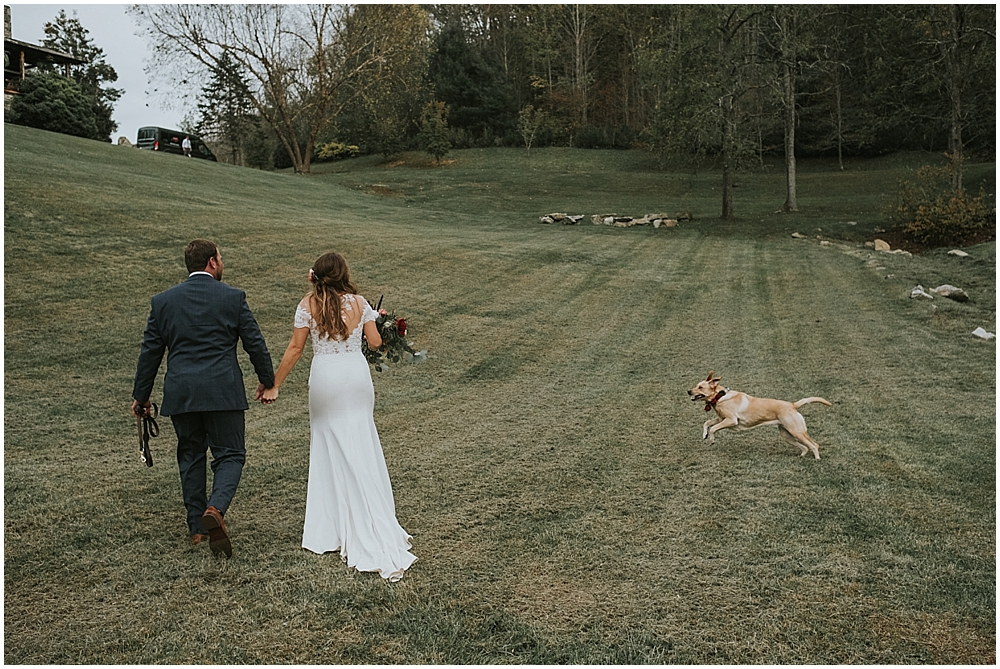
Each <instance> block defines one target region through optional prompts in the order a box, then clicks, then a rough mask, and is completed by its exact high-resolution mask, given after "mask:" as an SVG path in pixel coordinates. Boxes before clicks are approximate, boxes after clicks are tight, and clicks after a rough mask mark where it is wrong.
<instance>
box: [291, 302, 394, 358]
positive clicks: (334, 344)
mask: <svg viewBox="0 0 1000 669" xmlns="http://www.w3.org/2000/svg"><path fill="white" fill-rule="evenodd" d="M351 297H352V296H349V295H341V296H340V305H341V308H343V310H344V311H345V312H347V313H353V311H354V301H355V300H357V303H358V304H363V305H364V307H362V308H363V309H364V311H363V312H362V314H361V320H360V321H358V324H357V326H356V327H355V328H354V332H352V333H351V334H350V335H349V336H348V337H347V339H346V340H344V341H340V340H337V339H330V338H329V337H327V336H326V335H320V333H319V329H318V327H317V325H316V321H315V320H314V319H313V317H312V314H310V313H309V311H308V310H307V309H306V308H304V307H303V306H302V305H301V304H299V306H298V307H296V309H295V327H297V328H309V335H310V336H311V337H312V345H313V355H325V354H332V353H359V352H361V330H362V328H363V327H364V324H365V323H367V322H368V321H373V320H375V319H376V318H377V317H378V314H376V313H375V310H374V309H372V308H371V305H370V304H368V300H366V299H365V298H363V297H361V296H360V295H355V296H353V298H354V299H351Z"/></svg>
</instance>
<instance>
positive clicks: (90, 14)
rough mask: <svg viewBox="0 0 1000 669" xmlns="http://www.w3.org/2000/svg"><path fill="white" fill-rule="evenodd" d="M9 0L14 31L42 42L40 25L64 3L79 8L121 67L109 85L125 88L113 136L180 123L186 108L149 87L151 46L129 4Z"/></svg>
mask: <svg viewBox="0 0 1000 669" xmlns="http://www.w3.org/2000/svg"><path fill="white" fill-rule="evenodd" d="M5 4H6V5H7V6H8V7H10V19H11V37H13V38H14V39H16V40H20V41H22V42H29V43H31V44H39V45H40V44H41V43H42V40H43V39H44V38H45V33H44V32H43V31H42V28H43V27H44V26H45V24H46V23H47V22H50V21H54V20H55V18H56V16H58V15H59V10H60V9H62V10H65V11H66V15H67V16H68V17H70V18H73V16H74V12H76V18H77V19H78V20H79V21H80V24H81V25H82V26H83V27H84V28H86V29H87V31H88V32H89V33H90V39H91V41H92V42H93V43H94V45H95V46H97V47H99V48H101V49H103V50H104V60H105V62H107V63H108V64H109V65H110V66H111V67H113V68H115V72H117V73H118V81H116V82H114V83H108V84H105V86H111V87H113V88H123V89H125V94H124V95H123V96H122V97H120V98H119V99H118V101H117V102H116V103H115V104H114V113H113V114H112V115H111V117H112V118H113V119H114V120H115V121H116V122H117V123H118V130H116V131H115V132H114V133H112V135H111V141H112V142H117V141H118V138H119V137H122V136H124V137H128V139H129V141H130V142H133V143H135V141H136V133H137V132H138V130H139V128H141V127H142V126H144V125H158V126H161V127H164V128H171V129H179V128H180V123H181V119H182V118H183V117H184V115H185V113H187V111H188V110H187V109H186V108H183V107H180V106H177V107H176V108H174V109H169V108H168V107H169V106H170V104H171V100H170V99H169V98H168V97H165V96H163V95H160V94H152V93H151V92H152V86H151V85H150V84H149V83H148V81H147V78H146V73H145V71H144V69H143V68H144V67H145V66H146V64H147V61H148V59H149V56H150V51H149V50H148V49H147V47H146V44H145V42H144V41H143V40H142V39H140V38H139V37H138V36H137V35H136V32H138V27H137V26H136V25H135V23H133V21H132V18H131V17H129V16H128V15H126V14H125V5H107V4H92V5H41V4H33V3H32V4H21V3H5ZM175 104H176V103H175Z"/></svg>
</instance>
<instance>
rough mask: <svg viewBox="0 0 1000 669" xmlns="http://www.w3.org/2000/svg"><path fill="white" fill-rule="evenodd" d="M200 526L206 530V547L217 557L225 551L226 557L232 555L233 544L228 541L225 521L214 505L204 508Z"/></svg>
mask: <svg viewBox="0 0 1000 669" xmlns="http://www.w3.org/2000/svg"><path fill="white" fill-rule="evenodd" d="M201 526H202V527H204V528H205V529H206V530H208V537H209V540H208V547H209V548H211V549H212V552H213V553H214V554H215V555H216V557H218V555H219V554H220V553H225V554H226V557H233V545H232V544H231V543H230V542H229V533H228V532H226V521H224V520H222V514H221V513H219V510H218V509H216V508H215V507H214V506H210V507H208V508H207V509H205V514H204V515H203V516H202V517H201Z"/></svg>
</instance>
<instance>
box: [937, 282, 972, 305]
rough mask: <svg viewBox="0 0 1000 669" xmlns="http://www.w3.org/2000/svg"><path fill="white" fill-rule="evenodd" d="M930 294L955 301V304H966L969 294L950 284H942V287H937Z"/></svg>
mask: <svg viewBox="0 0 1000 669" xmlns="http://www.w3.org/2000/svg"><path fill="white" fill-rule="evenodd" d="M931 292H932V293H937V294H938V295H940V296H941V297H947V298H948V299H949V300H955V301H956V302H968V301H969V294H968V293H966V292H965V291H964V290H962V289H961V288H956V287H955V286H952V285H951V284H948V283H946V284H944V285H943V286H938V287H937V288H932V289H931Z"/></svg>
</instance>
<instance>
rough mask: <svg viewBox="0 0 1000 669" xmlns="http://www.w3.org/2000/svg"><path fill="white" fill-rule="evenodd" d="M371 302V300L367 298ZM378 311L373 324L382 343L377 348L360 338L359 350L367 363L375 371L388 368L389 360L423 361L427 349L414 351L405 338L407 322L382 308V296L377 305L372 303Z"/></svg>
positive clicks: (382, 370) (396, 361)
mask: <svg viewBox="0 0 1000 669" xmlns="http://www.w3.org/2000/svg"><path fill="white" fill-rule="evenodd" d="M368 303H369V304H371V300H368ZM373 307H374V309H375V311H376V312H377V313H378V318H376V319H375V325H376V327H378V333H379V334H380V335H381V336H382V345H381V346H379V347H378V348H371V347H370V346H368V341H367V340H362V343H361V350H362V351H363V352H364V354H365V359H366V360H368V364H370V365H371V366H372V367H374V368H375V371H376V372H384V371H388V370H389V364H388V363H390V362H395V363H398V362H413V363H417V362H423V361H424V360H426V359H427V351H414V350H413V342H411V341H409V340H407V339H406V332H407V324H406V319H405V318H397V317H396V315H395V314H394V313H389V312H387V311H385V310H384V309H382V298H381V297H380V298H379V300H378V304H377V305H373Z"/></svg>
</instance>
